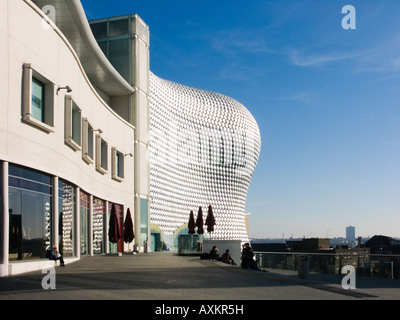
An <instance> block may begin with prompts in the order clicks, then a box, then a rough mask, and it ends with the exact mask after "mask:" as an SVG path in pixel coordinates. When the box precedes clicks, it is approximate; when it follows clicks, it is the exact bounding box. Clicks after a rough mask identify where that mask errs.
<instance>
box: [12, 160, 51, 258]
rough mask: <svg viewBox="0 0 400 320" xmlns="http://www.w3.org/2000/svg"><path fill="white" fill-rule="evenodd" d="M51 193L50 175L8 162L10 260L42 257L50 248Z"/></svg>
mask: <svg viewBox="0 0 400 320" xmlns="http://www.w3.org/2000/svg"><path fill="white" fill-rule="evenodd" d="M28 177H29V178H28ZM30 179H33V180H30ZM46 182H48V184H47V183H46ZM40 186H42V187H40ZM51 194H52V185H51V177H50V176H48V175H45V174H43V173H40V172H38V171H34V170H29V169H26V168H23V167H19V166H15V165H12V164H10V166H9V219H10V223H9V225H10V229H9V260H10V261H13V260H27V259H39V258H44V252H45V251H46V250H47V249H50V248H51V240H50V239H51V215H52V196H51Z"/></svg>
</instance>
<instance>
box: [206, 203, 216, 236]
mask: <svg viewBox="0 0 400 320" xmlns="http://www.w3.org/2000/svg"><path fill="white" fill-rule="evenodd" d="M205 225H206V226H207V232H212V231H214V226H215V218H214V213H213V210H212V207H211V204H210V205H209V206H208V212H207V218H206V223H205Z"/></svg>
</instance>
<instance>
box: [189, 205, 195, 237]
mask: <svg viewBox="0 0 400 320" xmlns="http://www.w3.org/2000/svg"><path fill="white" fill-rule="evenodd" d="M194 228H196V224H195V222H194V216H193V210H191V211H190V215H189V222H188V229H189V231H188V233H189V234H194V232H195V230H194Z"/></svg>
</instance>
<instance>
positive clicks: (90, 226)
mask: <svg viewBox="0 0 400 320" xmlns="http://www.w3.org/2000/svg"><path fill="white" fill-rule="evenodd" d="M88 218H89V219H88V220H89V222H88V233H89V239H88V240H89V241H88V255H89V256H93V195H90V196H89V217H88Z"/></svg>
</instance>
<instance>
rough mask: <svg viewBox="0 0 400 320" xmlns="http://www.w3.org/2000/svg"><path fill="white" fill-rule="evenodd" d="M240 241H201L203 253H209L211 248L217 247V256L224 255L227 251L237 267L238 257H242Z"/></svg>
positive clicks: (238, 263)
mask: <svg viewBox="0 0 400 320" xmlns="http://www.w3.org/2000/svg"><path fill="white" fill-rule="evenodd" d="M241 243H242V242H241V241H240V240H206V239H205V240H203V252H204V253H210V251H211V249H212V247H213V246H217V248H218V250H219V252H218V253H219V255H220V256H221V255H222V254H223V253H225V251H226V249H229V253H230V255H231V257H232V259H233V261H235V263H236V264H237V265H240V257H241V255H242V246H241Z"/></svg>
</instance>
